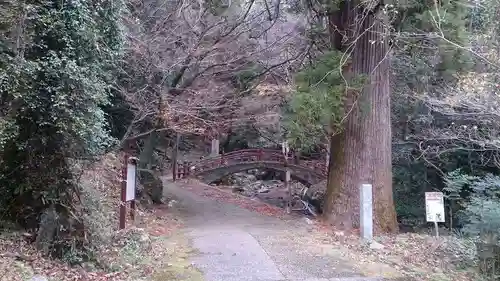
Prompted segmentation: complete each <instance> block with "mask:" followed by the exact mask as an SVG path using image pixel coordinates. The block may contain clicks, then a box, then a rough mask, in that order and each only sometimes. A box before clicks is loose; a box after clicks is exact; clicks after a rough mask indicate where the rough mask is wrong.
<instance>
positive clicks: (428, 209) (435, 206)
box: [425, 192, 445, 222]
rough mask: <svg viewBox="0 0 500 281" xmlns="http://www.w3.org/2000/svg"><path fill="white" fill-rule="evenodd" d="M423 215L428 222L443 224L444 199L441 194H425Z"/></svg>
mask: <svg viewBox="0 0 500 281" xmlns="http://www.w3.org/2000/svg"><path fill="white" fill-rule="evenodd" d="M425 214H426V217H427V221H428V222H444V221H445V218H444V197H443V193H442V192H426V193H425Z"/></svg>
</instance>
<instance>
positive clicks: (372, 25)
mask: <svg viewBox="0 0 500 281" xmlns="http://www.w3.org/2000/svg"><path fill="white" fill-rule="evenodd" d="M356 4H358V5H356ZM356 6H357V7H358V8H353V7H356ZM360 6H362V5H359V3H352V1H346V2H345V3H343V5H341V9H340V11H338V12H336V14H333V15H332V16H331V17H330V24H331V25H335V26H336V27H337V28H336V30H339V29H340V30H341V31H342V30H344V31H346V33H345V34H347V35H348V36H349V40H348V41H347V42H345V41H344V42H343V43H342V45H341V46H339V44H341V42H340V40H338V39H339V37H338V35H339V34H338V32H337V36H332V43H333V45H334V46H335V47H337V48H339V49H342V50H344V51H346V52H351V55H350V57H351V59H352V60H351V64H350V65H349V67H348V68H344V72H345V75H346V77H360V75H364V76H365V78H366V79H367V80H366V82H365V84H364V87H363V88H362V90H348V91H347V93H346V100H345V104H344V108H345V113H346V114H347V119H346V121H345V124H344V131H343V132H342V133H341V134H338V135H336V136H333V137H332V139H331V146H330V147H331V149H330V165H329V172H328V183H327V194H326V196H325V198H326V199H325V200H326V201H325V214H326V216H327V218H328V219H329V220H330V221H331V222H332V223H333V224H335V225H337V226H343V227H344V228H347V229H349V228H351V227H354V228H357V227H359V187H360V185H361V184H363V183H371V184H372V185H373V201H374V226H375V231H376V232H395V231H397V228H398V226H397V220H396V212H395V208H394V202H393V193H392V164H391V122H390V114H391V111H390V86H389V71H390V68H389V54H388V51H389V48H388V44H387V40H386V38H384V35H386V34H387V31H386V27H385V22H384V21H383V18H382V17H383V14H382V13H381V12H376V11H373V12H368V11H363V10H362V8H359V7H360ZM361 19H364V20H363V21H361ZM356 20H357V21H359V22H356ZM349 44H351V45H349ZM352 46H354V48H353V49H352Z"/></svg>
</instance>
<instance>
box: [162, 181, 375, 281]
mask: <svg viewBox="0 0 500 281" xmlns="http://www.w3.org/2000/svg"><path fill="white" fill-rule="evenodd" d="M182 185H183V184H182V183H175V184H174V183H172V182H170V181H168V180H166V179H165V187H166V188H165V195H166V196H167V197H169V198H173V199H174V200H175V201H177V203H175V205H176V208H175V209H176V210H177V212H179V215H180V216H182V217H183V219H184V221H185V222H186V225H187V228H186V233H187V235H188V236H189V237H190V239H191V241H192V246H193V247H194V248H195V249H197V251H198V253H199V254H198V255H196V256H195V257H194V258H193V260H192V262H193V264H194V265H195V266H196V267H197V268H198V269H200V270H201V271H202V272H203V274H204V277H205V279H206V280H207V281H271V280H280V281H295V280H296V281H299V280H300V281H334V280H338V281H341V280H344V281H349V280H351V281H362V280H384V279H381V278H373V277H371V278H367V277H362V276H361V275H360V274H358V273H357V272H356V270H355V269H354V267H353V266H351V265H349V261H347V260H346V259H343V258H342V257H341V254H340V253H338V254H336V253H335V251H331V250H330V251H328V252H325V251H322V250H321V247H315V246H316V245H310V244H308V243H298V242H297V241H300V240H301V239H300V238H301V237H306V236H307V235H308V234H309V235H310V231H312V226H311V225H308V223H306V220H305V219H299V218H284V219H283V218H281V219H279V218H274V217H270V216H264V215H261V214H257V213H255V212H251V211H249V210H246V209H244V208H241V207H238V206H236V205H233V204H229V203H225V202H220V201H217V200H214V199H212V198H207V197H204V196H200V195H198V194H196V193H193V192H191V191H189V190H187V189H185V188H183V186H182ZM200 188H203V186H200ZM298 238H299V239H298Z"/></svg>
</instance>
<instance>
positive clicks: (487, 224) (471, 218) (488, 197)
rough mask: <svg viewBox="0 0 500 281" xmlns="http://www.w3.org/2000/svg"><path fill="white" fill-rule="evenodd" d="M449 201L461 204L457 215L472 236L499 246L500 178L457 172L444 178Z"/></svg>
mask: <svg viewBox="0 0 500 281" xmlns="http://www.w3.org/2000/svg"><path fill="white" fill-rule="evenodd" d="M444 182H445V187H444V188H443V190H444V191H445V193H446V198H447V199H449V200H453V201H458V203H459V206H460V207H461V209H460V210H459V211H458V212H457V214H458V215H459V218H460V220H461V223H462V225H463V228H462V232H463V233H464V234H467V235H469V236H473V237H480V238H481V239H487V240H488V241H489V242H498V239H499V238H500V237H499V236H498V233H500V176H496V175H493V174H487V175H485V176H484V177H481V178H479V177H475V176H470V175H467V174H464V173H463V172H462V171H461V170H459V169H458V170H455V171H452V172H450V173H448V174H447V175H446V177H445V178H444Z"/></svg>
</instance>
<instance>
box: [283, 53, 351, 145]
mask: <svg viewBox="0 0 500 281" xmlns="http://www.w3.org/2000/svg"><path fill="white" fill-rule="evenodd" d="M295 81H296V90H295V92H294V94H293V97H292V99H291V100H290V101H289V103H288V104H287V107H286V108H285V128H286V130H287V131H288V138H289V141H290V144H291V145H292V146H294V147H298V148H302V149H308V148H310V147H312V146H313V145H314V144H317V143H320V142H321V140H323V139H324V138H325V136H326V135H328V134H331V133H333V132H337V131H338V130H340V122H341V119H342V117H343V116H344V115H343V99H344V96H345V80H344V78H343V76H342V70H341V53H339V52H337V51H332V52H329V53H327V54H325V55H324V56H323V57H321V58H320V59H318V61H317V62H315V63H314V64H313V65H311V66H310V67H307V68H306V69H304V70H302V71H301V72H300V73H298V74H297V76H296V79H295Z"/></svg>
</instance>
